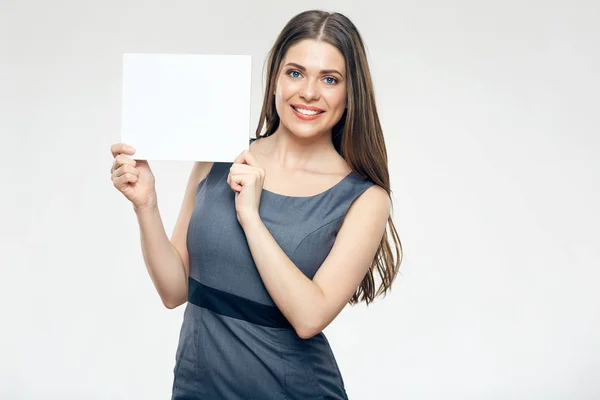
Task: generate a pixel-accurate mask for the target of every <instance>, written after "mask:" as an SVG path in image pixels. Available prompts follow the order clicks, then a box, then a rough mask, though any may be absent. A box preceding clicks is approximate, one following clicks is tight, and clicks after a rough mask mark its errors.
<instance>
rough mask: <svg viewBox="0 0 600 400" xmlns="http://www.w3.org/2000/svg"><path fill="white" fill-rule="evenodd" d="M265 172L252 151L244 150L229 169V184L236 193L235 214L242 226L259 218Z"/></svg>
mask: <svg viewBox="0 0 600 400" xmlns="http://www.w3.org/2000/svg"><path fill="white" fill-rule="evenodd" d="M265 174H266V173H265V170H264V168H262V167H261V166H260V165H259V164H258V161H256V158H254V156H253V155H252V153H250V150H244V151H243V152H242V153H241V154H240V155H239V156H237V158H236V159H235V160H234V162H233V165H232V166H231V168H230V169H229V175H228V176H227V184H229V186H231V189H232V190H233V191H234V192H235V212H236V214H237V219H238V222H239V223H240V225H242V226H244V223H245V221H248V220H249V219H251V218H257V217H259V214H258V207H259V205H260V196H261V194H262V189H263V182H264V181H265Z"/></svg>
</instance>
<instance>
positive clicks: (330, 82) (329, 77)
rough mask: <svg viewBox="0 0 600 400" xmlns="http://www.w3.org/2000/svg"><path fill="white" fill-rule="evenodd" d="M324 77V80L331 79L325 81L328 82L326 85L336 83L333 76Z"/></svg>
mask: <svg viewBox="0 0 600 400" xmlns="http://www.w3.org/2000/svg"><path fill="white" fill-rule="evenodd" d="M325 79H326V80H327V79H331V81H329V82H327V84H328V85H333V84H334V83H337V79H335V78H332V77H331V76H328V77H327V78H325ZM332 81H333V82H332Z"/></svg>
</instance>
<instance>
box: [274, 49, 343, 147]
mask: <svg viewBox="0 0 600 400" xmlns="http://www.w3.org/2000/svg"><path fill="white" fill-rule="evenodd" d="M275 107H276V109H277V113H278V115H279V118H280V124H281V125H282V127H281V128H285V129H287V130H288V131H290V132H291V133H292V134H295V135H298V136H303V137H312V136H318V135H323V134H330V132H331V128H333V127H334V126H335V124H336V123H337V122H338V121H339V120H340V119H341V117H342V115H343V114H344V108H345V107H346V66H345V60H344V56H343V55H342V53H340V51H339V50H338V49H336V48H335V47H333V46H332V45H330V44H329V43H325V42H317V41H315V40H302V41H300V42H298V43H296V44H294V45H293V46H291V47H290V48H289V49H288V51H287V53H286V55H285V57H284V59H283V60H282V62H281V66H280V69H279V74H278V76H277V85H276V92H275Z"/></svg>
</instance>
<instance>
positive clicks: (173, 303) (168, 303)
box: [161, 297, 185, 310]
mask: <svg viewBox="0 0 600 400" xmlns="http://www.w3.org/2000/svg"><path fill="white" fill-rule="evenodd" d="M161 300H162V303H163V305H164V306H165V307H166V308H168V309H169V310H173V309H174V308H177V307H179V306H180V305H182V304H183V303H185V300H184V301H181V299H174V298H168V297H161Z"/></svg>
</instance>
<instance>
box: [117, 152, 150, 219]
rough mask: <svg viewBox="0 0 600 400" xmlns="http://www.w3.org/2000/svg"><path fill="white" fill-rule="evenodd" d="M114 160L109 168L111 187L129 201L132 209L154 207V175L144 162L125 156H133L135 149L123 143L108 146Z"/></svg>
mask: <svg viewBox="0 0 600 400" xmlns="http://www.w3.org/2000/svg"><path fill="white" fill-rule="evenodd" d="M110 151H111V153H112V155H113V157H114V158H115V160H114V161H113V165H112V167H111V168H110V173H111V179H112V181H113V185H114V186H115V187H116V188H117V189H118V190H119V191H120V192H121V193H123V195H125V197H126V198H127V199H128V200H129V201H131V203H132V204H133V207H134V209H142V208H146V207H154V206H156V204H157V202H156V189H155V186H154V174H153V173H152V170H150V165H149V164H148V161H146V160H137V161H136V160H134V159H132V158H131V157H128V156H126V155H125V154H129V155H133V154H134V153H135V149H134V148H133V147H131V146H128V145H126V144H125V143H115V144H113V145H112V146H110Z"/></svg>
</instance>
